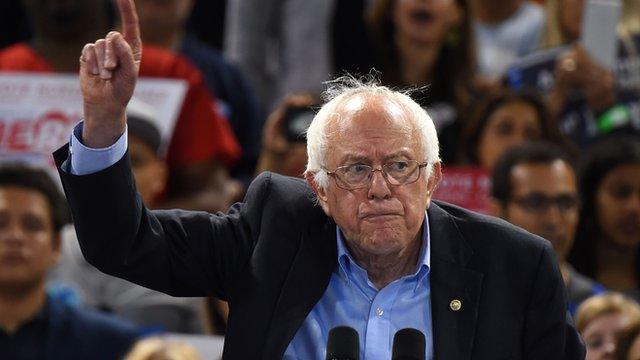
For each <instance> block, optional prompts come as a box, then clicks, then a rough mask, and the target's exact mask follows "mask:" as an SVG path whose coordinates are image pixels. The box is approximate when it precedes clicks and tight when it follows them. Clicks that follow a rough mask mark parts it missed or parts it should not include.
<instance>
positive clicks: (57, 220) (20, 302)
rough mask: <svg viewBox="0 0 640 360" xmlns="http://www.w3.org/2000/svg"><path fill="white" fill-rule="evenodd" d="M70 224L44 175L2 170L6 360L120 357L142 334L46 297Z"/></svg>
mask: <svg viewBox="0 0 640 360" xmlns="http://www.w3.org/2000/svg"><path fill="white" fill-rule="evenodd" d="M67 218H68V215H67V210H66V206H65V203H64V198H63V197H62V195H61V194H60V192H59V191H58V188H57V186H56V184H55V183H54V182H53V181H52V180H51V178H50V177H49V176H48V174H47V173H46V172H44V171H42V170H35V169H31V168H27V167H23V166H17V165H16V166H8V165H5V166H4V167H2V168H0V354H1V357H2V358H3V359H42V358H47V359H77V360H80V359H104V360H113V359H117V358H120V357H122V356H123V355H124V354H125V353H126V351H127V350H128V349H129V347H130V346H131V345H132V344H133V343H134V341H135V340H136V338H137V337H138V333H137V330H136V329H135V328H134V327H133V326H131V325H129V324H126V323H122V322H120V321H118V320H115V319H113V318H111V317H107V316H105V315H102V314H99V313H95V312H90V311H87V310H83V309H80V308H77V307H73V306H71V305H69V304H68V303H66V302H65V301H64V299H63V298H60V297H56V296H53V295H47V292H46V291H45V278H46V273H47V270H49V269H50V268H51V267H52V266H53V265H54V264H55V263H56V261H57V258H58V255H59V254H60V233H59V232H60V230H61V228H62V226H63V225H64V223H65V222H66V220H67Z"/></svg>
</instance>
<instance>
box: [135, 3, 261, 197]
mask: <svg viewBox="0 0 640 360" xmlns="http://www.w3.org/2000/svg"><path fill="white" fill-rule="evenodd" d="M136 5H137V6H138V14H139V16H140V30H141V34H142V41H143V42H144V43H145V44H151V45H155V46H159V47H162V48H165V49H168V50H172V51H175V52H178V53H180V54H182V55H184V56H185V57H186V58H188V59H189V60H190V61H191V62H192V63H193V64H194V65H196V66H197V67H198V69H199V70H200V71H201V72H202V75H203V78H204V81H205V83H206V85H207V87H208V89H209V90H210V91H211V92H212V93H213V94H214V95H215V96H216V98H217V100H218V104H219V105H220V106H221V108H222V112H223V113H224V114H225V115H226V117H227V119H229V123H230V124H231V127H232V128H233V131H234V133H235V135H236V137H237V138H238V142H239V143H240V146H241V147H242V158H241V159H240V161H239V163H238V164H236V165H235V166H234V167H233V168H232V169H231V174H232V176H234V177H235V178H240V179H242V180H243V181H244V182H246V183H247V184H248V182H249V180H250V179H251V178H253V173H254V169H255V167H256V163H257V159H258V153H259V151H260V135H261V133H262V126H263V123H264V118H263V114H262V111H261V110H260V109H259V108H258V100H257V98H256V97H255V94H254V91H253V89H252V88H251V87H250V86H249V83H248V82H247V80H246V78H245V77H244V76H243V74H242V73H240V71H239V70H238V69H237V68H236V67H235V66H233V65H231V64H230V63H229V62H227V60H225V59H224V57H223V56H222V54H221V53H220V52H218V51H217V50H215V49H214V48H212V47H211V46H209V45H208V44H206V43H204V42H202V41H200V40H199V39H198V38H196V36H195V35H193V34H192V33H191V32H188V31H187V21H188V19H189V15H190V14H191V12H192V10H193V6H194V5H195V0H171V1H156V0H141V1H138V2H137V4H136Z"/></svg>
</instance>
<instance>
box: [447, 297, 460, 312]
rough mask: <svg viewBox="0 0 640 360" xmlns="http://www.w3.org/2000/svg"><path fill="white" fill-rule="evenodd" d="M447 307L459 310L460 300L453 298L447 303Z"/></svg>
mask: <svg viewBox="0 0 640 360" xmlns="http://www.w3.org/2000/svg"><path fill="white" fill-rule="evenodd" d="M449 307H450V308H451V310H453V311H458V310H460V309H461V308H462V302H460V300H458V299H453V300H451V302H450V303H449Z"/></svg>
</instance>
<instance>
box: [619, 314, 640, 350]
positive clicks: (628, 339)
mask: <svg viewBox="0 0 640 360" xmlns="http://www.w3.org/2000/svg"><path fill="white" fill-rule="evenodd" d="M616 339H617V340H616V352H615V354H614V355H613V360H638V359H640V319H637V320H636V321H634V322H631V323H630V324H629V325H627V326H626V327H625V328H624V329H623V330H621V331H620V332H619V333H618V335H617V337H616Z"/></svg>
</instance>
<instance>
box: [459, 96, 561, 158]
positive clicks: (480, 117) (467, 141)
mask: <svg viewBox="0 0 640 360" xmlns="http://www.w3.org/2000/svg"><path fill="white" fill-rule="evenodd" d="M518 101H520V102H524V103H527V104H529V105H531V107H533V109H534V110H535V112H536V114H537V115H538V119H540V129H541V134H542V136H541V139H542V140H546V141H549V142H552V143H554V144H558V145H559V146H561V147H562V148H563V150H564V151H565V152H567V153H568V154H569V155H571V156H573V153H574V151H573V148H572V147H571V146H570V145H569V143H568V140H567V139H566V138H564V137H563V136H562V134H561V133H560V129H559V128H558V125H557V124H556V123H555V121H554V119H553V118H552V116H551V115H550V113H549V111H548V109H547V107H546V105H545V103H544V100H543V99H542V97H541V96H540V95H538V93H536V92H535V91H531V90H528V89H525V90H519V91H517V90H509V89H501V90H498V91H495V92H493V93H490V94H489V95H487V96H486V97H485V98H484V99H482V101H480V102H479V103H478V104H477V105H476V107H475V109H474V111H473V115H472V116H471V118H470V119H469V122H468V123H467V125H466V127H465V129H464V132H463V135H462V136H463V141H462V149H463V154H462V157H463V158H464V160H466V161H467V162H470V163H471V164H474V165H477V164H478V163H479V160H478V143H479V142H480V138H481V136H482V134H483V133H484V130H485V128H486V127H487V124H488V123H489V118H490V117H491V115H493V114H494V113H495V112H496V110H498V109H499V108H500V107H502V106H503V105H505V104H509V103H513V102H518Z"/></svg>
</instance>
